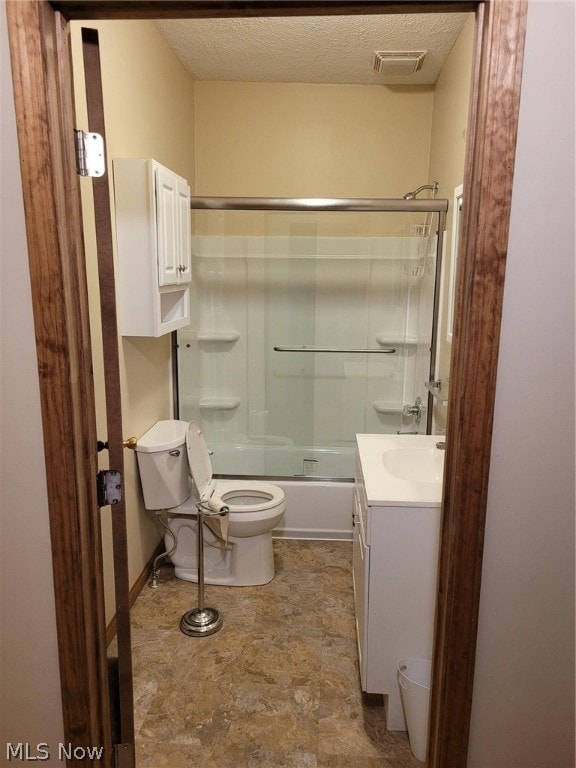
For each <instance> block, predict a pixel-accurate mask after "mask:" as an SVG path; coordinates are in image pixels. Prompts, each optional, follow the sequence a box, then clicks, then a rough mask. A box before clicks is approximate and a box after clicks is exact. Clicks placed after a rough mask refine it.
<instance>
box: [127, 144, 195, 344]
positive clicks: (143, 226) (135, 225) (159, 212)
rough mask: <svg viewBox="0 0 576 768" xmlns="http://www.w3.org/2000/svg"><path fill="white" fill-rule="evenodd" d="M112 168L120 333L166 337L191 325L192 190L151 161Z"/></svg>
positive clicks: (168, 171) (129, 160)
mask: <svg viewBox="0 0 576 768" xmlns="http://www.w3.org/2000/svg"><path fill="white" fill-rule="evenodd" d="M113 167H114V200H115V208H116V238H117V246H118V282H119V290H118V299H119V307H118V313H119V317H120V331H121V333H122V335H123V336H162V335H163V334H165V333H170V332H171V331H174V330H176V329H177V328H182V327H184V326H186V325H188V323H189V322H190V294H189V282H190V279H191V238H190V187H189V185H188V182H187V181H186V179H183V178H182V177H181V176H178V175H177V174H176V173H174V172H173V171H171V170H170V169H168V168H166V167H165V166H163V165H160V163H158V162H156V161H155V160H152V159H132V158H129V159H125V158H119V159H116V160H114V162H113Z"/></svg>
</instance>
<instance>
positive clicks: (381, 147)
mask: <svg viewBox="0 0 576 768" xmlns="http://www.w3.org/2000/svg"><path fill="white" fill-rule="evenodd" d="M195 99H196V123H195V125H196V133H195V142H196V194H198V195H231V196H232V195H238V196H250V195H255V196H270V197H401V196H402V195H403V194H404V193H405V192H407V191H408V190H409V189H413V188H414V187H415V186H419V185H420V184H423V183H424V181H425V179H426V177H427V174H428V159H429V150H430V125H431V119H432V89H431V88H426V87H419V88H415V89H414V88H412V89H409V88H401V87H395V88H392V87H387V86H368V85H367V86H357V85H311V84H292V83H229V82H197V83H196V87H195Z"/></svg>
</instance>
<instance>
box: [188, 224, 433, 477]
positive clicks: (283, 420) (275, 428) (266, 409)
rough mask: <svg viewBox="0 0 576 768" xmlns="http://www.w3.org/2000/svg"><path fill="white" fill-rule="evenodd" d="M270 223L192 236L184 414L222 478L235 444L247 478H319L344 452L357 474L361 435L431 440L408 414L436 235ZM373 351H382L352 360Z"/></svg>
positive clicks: (421, 364)
mask: <svg viewBox="0 0 576 768" xmlns="http://www.w3.org/2000/svg"><path fill="white" fill-rule="evenodd" d="M219 215H220V214H219ZM265 223H266V228H267V230H268V232H269V233H271V234H267V235H260V236H258V235H255V234H244V235H240V234H234V235H228V234H224V235H222V234H217V235H215V234H210V235H196V236H195V237H194V239H193V240H194V245H193V248H194V283H195V289H196V298H195V300H194V303H195V307H196V311H197V317H196V320H195V323H194V324H193V325H191V327H190V328H189V329H186V330H184V331H181V332H179V377H180V380H179V384H180V415H181V418H184V419H194V420H197V421H199V423H200V424H201V425H202V426H203V429H204V431H205V434H206V438H207V440H208V443H209V444H210V445H211V447H213V448H214V450H215V455H214V457H213V462H214V464H215V471H217V472H218V471H220V472H227V471H231V470H230V469H229V468H227V467H226V466H222V467H221V466H220V464H219V458H218V457H219V454H220V453H222V454H223V455H224V454H225V455H226V456H227V457H228V460H227V461H228V462H229V460H230V450H229V449H228V450H224V446H227V447H228V448H229V447H230V446H234V447H235V451H236V453H237V455H238V457H239V466H240V465H241V466H242V467H247V466H248V465H249V469H243V470H242V472H246V473H247V474H263V475H266V474H274V475H278V474H285V475H289V476H291V475H301V474H304V475H308V474H310V475H314V474H322V469H321V468H319V467H316V466H315V465H316V464H319V463H320V458H323V459H326V460H327V457H328V456H330V457H331V458H330V465H331V466H334V461H333V457H334V451H341V452H342V455H343V456H347V457H348V458H347V459H346V462H343V464H342V466H343V469H342V472H343V473H344V476H351V474H352V472H353V467H350V468H348V469H346V468H345V467H344V464H346V466H347V464H349V463H351V461H350V458H349V457H350V455H351V453H350V447H351V446H353V443H354V436H355V434H356V433H357V432H396V431H398V430H401V431H413V430H415V431H420V432H423V431H425V419H423V420H422V422H421V423H420V425H415V423H414V420H413V418H412V417H403V416H402V407H403V405H406V404H413V403H414V400H415V398H416V397H417V396H418V395H419V396H420V397H421V398H422V400H423V402H424V403H425V402H426V396H425V395H426V392H425V389H424V381H425V380H426V379H427V378H428V366H429V359H430V358H429V348H430V330H431V311H432V303H433V292H434V257H433V253H434V239H433V238H427V237H421V236H420V237H416V236H411V237H398V236H396V237H382V236H374V237H351V236H349V235H348V236H340V237H333V236H326V235H320V236H319V235H318V234H317V232H318V228H317V226H316V223H315V222H314V221H312V220H311V217H310V220H308V221H304V222H297V223H296V224H292V225H290V224H289V223H287V222H286V221H284V220H282V219H280V218H277V219H274V218H273V217H272V223H271V222H270V220H265ZM237 225H238V223H237V222H236V224H235V227H237ZM278 231H282V232H283V234H281V235H279V234H278ZM279 346H280V347H283V346H284V347H299V346H307V347H316V348H318V347H319V348H325V347H329V348H335V349H337V350H342V351H338V352H320V351H318V352H301V351H291V352H286V351H275V349H274V347H279ZM386 347H390V348H392V349H394V350H395V352H394V353H392V354H385V353H383V350H384V349H385V348H386ZM365 349H371V350H381V352H380V353H364V352H356V351H353V350H365ZM260 449H261V450H260ZM288 449H289V450H288ZM241 455H243V456H244V458H243V459H241V460H240V457H241ZM248 456H250V457H251V458H250V461H248V460H247V457H248Z"/></svg>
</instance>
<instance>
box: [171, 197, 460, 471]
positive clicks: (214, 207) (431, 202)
mask: <svg viewBox="0 0 576 768" xmlns="http://www.w3.org/2000/svg"><path fill="white" fill-rule="evenodd" d="M190 209H191V210H193V211H293V212H295V213H300V212H303V211H306V212H315V213H322V212H324V213H326V212H334V211H339V212H348V213H349V212H360V213H434V214H436V215H437V217H438V218H437V230H436V249H435V267H434V296H433V302H432V324H431V329H430V345H429V346H430V352H429V354H430V363H429V366H428V383H431V382H433V381H435V379H436V356H437V355H436V353H437V348H438V338H437V336H438V313H439V310H440V290H441V289H440V280H441V273H442V260H443V255H444V227H445V226H446V214H447V212H448V200H447V199H445V198H428V199H422V200H418V199H415V198H414V199H407V198H402V197H400V198H395V197H393V198H385V197H381V198H325V197H324V198H315V197H204V196H193V197H191V198H190ZM175 335H176V334H175ZM274 349H276V347H274ZM278 351H286V350H280V349H279V348H278ZM290 351H295V350H290ZM306 351H308V352H313V351H314V350H312V349H308V350H306ZM325 351H326V350H325ZM330 351H331V352H337V351H338V350H336V349H330ZM341 351H342V352H354V351H355V350H351V349H342V350H341ZM370 351H373V352H376V351H377V350H367V349H365V350H358V352H370ZM378 351H380V350H378ZM172 354H173V361H172V366H173V373H172V375H173V381H174V403H176V407H175V409H174V412H175V416H176V418H179V412H180V383H179V365H178V344H177V342H176V341H174V343H173V347H172ZM427 401H428V404H427V407H426V434H427V435H429V434H431V433H432V432H431V430H432V422H433V404H434V396H433V395H432V393H431V391H430V390H428V394H427ZM287 477H290V475H288V476H287ZM298 477H299V479H302V480H306V479H307V478H306V477H305V476H304V475H302V476H300V475H299V476H298ZM314 479H315V480H317V479H322V480H340V479H341V478H339V477H338V478H334V477H322V478H319V477H315V478H314Z"/></svg>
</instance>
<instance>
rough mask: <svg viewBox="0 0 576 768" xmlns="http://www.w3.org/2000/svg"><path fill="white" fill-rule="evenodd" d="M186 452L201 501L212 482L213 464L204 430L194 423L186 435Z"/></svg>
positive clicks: (190, 425) (189, 426) (191, 423)
mask: <svg viewBox="0 0 576 768" xmlns="http://www.w3.org/2000/svg"><path fill="white" fill-rule="evenodd" d="M186 450H187V451H188V465H189V467H190V473H191V474H192V480H193V481H194V485H195V486H196V491H197V494H198V498H199V499H201V498H202V496H203V494H204V492H205V491H206V489H207V487H208V484H209V483H210V481H211V480H212V462H211V461H210V454H209V453H208V446H207V445H206V440H204V435H203V434H202V430H201V429H200V427H199V426H198V424H195V423H194V422H193V421H191V422H190V424H189V425H188V432H187V433H186Z"/></svg>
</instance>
